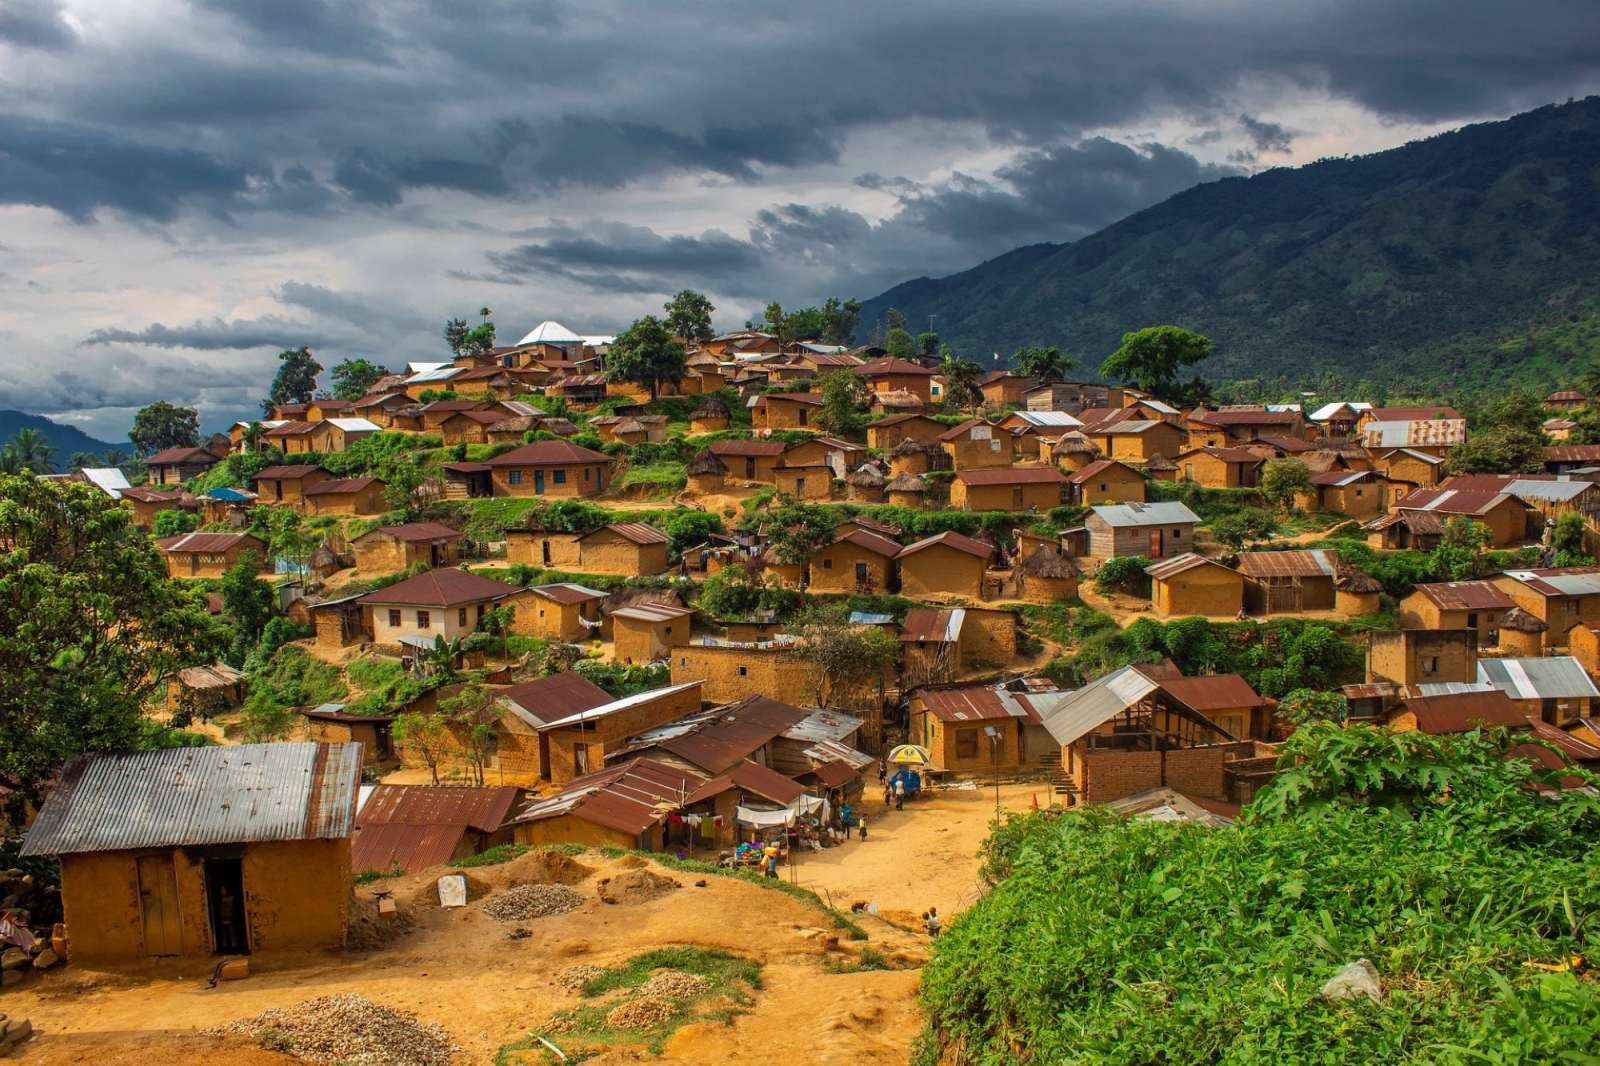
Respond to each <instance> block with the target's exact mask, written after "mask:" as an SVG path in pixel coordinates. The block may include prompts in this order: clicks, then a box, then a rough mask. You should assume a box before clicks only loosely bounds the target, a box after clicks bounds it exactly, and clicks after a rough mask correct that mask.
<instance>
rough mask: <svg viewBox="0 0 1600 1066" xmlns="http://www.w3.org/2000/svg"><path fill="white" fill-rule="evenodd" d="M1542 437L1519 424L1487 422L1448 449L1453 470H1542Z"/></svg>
mask: <svg viewBox="0 0 1600 1066" xmlns="http://www.w3.org/2000/svg"><path fill="white" fill-rule="evenodd" d="M1543 443H1544V442H1543V439H1542V438H1541V437H1540V436H1539V434H1538V433H1537V432H1531V431H1529V430H1526V429H1523V428H1522V427H1521V426H1519V425H1513V424H1505V425H1498V426H1491V427H1490V428H1488V429H1484V430H1480V431H1479V432H1476V433H1473V434H1472V435H1471V436H1469V437H1468V438H1467V439H1466V441H1465V442H1464V443H1462V444H1460V445H1459V446H1457V447H1456V448H1455V449H1454V450H1452V451H1451V452H1450V472H1451V473H1453V474H1537V473H1540V472H1541V471H1543V470H1544V452H1543V450H1542V447H1543Z"/></svg>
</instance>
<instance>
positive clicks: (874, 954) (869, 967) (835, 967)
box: [822, 948, 900, 973]
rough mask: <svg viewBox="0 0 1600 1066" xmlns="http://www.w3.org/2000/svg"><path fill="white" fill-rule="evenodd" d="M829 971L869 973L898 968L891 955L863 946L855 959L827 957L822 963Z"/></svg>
mask: <svg viewBox="0 0 1600 1066" xmlns="http://www.w3.org/2000/svg"><path fill="white" fill-rule="evenodd" d="M822 966H823V969H825V970H827V971H828V972H829V973H868V972H871V971H874V970H898V969H900V967H898V966H896V965H895V964H894V963H893V962H891V961H890V960H889V957H888V956H887V955H885V954H884V953H883V952H881V951H879V950H878V949H877V948H862V949H861V954H859V955H857V956H856V957H855V958H854V959H851V960H849V961H844V960H841V959H827V960H826V961H824V962H823V964H822Z"/></svg>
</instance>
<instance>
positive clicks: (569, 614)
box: [527, 582, 606, 644]
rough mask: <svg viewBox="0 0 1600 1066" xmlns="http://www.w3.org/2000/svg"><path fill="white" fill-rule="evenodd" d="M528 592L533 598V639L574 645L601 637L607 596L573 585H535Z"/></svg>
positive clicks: (531, 610) (531, 616) (530, 604)
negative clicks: (601, 625) (602, 611)
mask: <svg viewBox="0 0 1600 1066" xmlns="http://www.w3.org/2000/svg"><path fill="white" fill-rule="evenodd" d="M528 592H529V593H530V595H531V596H532V599H531V601H530V602H529V603H528V606H527V610H528V611H529V612H530V618H529V620H528V621H529V624H530V628H531V630H532V635H533V636H536V637H544V638H546V639H551V640H560V641H565V642H566V643H569V644H574V643H579V642H582V641H586V640H592V639H594V638H595V637H596V636H598V635H599V632H600V624H601V619H600V605H601V604H602V603H603V602H605V598H606V594H605V593H604V592H599V591H597V590H595V589H591V588H585V587H584V586H583V585H575V584H572V583H571V582H564V583H560V584H555V585H534V586H532V587H530V588H529V589H528ZM585 622H588V623H589V625H584V623H585Z"/></svg>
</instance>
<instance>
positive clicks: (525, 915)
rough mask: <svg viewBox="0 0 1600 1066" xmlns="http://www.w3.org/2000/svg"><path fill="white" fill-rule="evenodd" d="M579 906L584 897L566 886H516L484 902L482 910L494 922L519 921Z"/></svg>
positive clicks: (563, 912)
mask: <svg viewBox="0 0 1600 1066" xmlns="http://www.w3.org/2000/svg"><path fill="white" fill-rule="evenodd" d="M581 906H583V897H582V896H581V895H579V894H578V893H576V892H574V891H573V890H572V889H570V888H568V887H567V886H566V885H518V886H517V887H516V888H512V889H508V890H507V891H505V892H502V893H500V894H499V895H498V896H495V897H494V898H493V899H491V900H490V901H489V902H488V903H485V904H484V905H483V913H485V914H487V915H488V916H489V917H491V918H493V919H494V920H495V921H497V922H522V921H526V920H528V919H529V918H543V917H546V916H548V915H551V914H565V913H566V912H567V911H572V910H577V909H578V908H579V907H581Z"/></svg>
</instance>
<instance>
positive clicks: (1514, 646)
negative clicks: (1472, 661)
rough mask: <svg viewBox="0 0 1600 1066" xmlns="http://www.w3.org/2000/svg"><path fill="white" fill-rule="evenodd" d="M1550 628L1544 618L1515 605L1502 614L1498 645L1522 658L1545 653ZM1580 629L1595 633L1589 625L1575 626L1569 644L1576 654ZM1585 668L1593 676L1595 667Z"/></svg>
mask: <svg viewBox="0 0 1600 1066" xmlns="http://www.w3.org/2000/svg"><path fill="white" fill-rule="evenodd" d="M1549 628H1550V627H1549V626H1548V625H1546V624H1545V622H1544V619H1542V618H1540V617H1538V616H1537V615H1534V614H1530V613H1529V612H1527V611H1524V610H1523V609H1522V608H1521V607H1513V608H1511V610H1509V611H1507V612H1506V613H1505V614H1503V615H1501V616H1500V633H1499V641H1498V646H1499V648H1500V650H1501V651H1503V652H1507V653H1509V654H1511V655H1515V656H1518V657H1522V658H1529V657H1533V656H1537V655H1541V654H1543V653H1544V635H1545V632H1546V631H1547V630H1549ZM1580 630H1581V631H1582V632H1583V633H1584V634H1586V635H1589V636H1591V637H1592V635H1593V631H1592V630H1590V629H1589V628H1588V627H1587V626H1576V627H1574V628H1573V630H1572V636H1571V638H1570V639H1569V641H1568V644H1569V646H1570V647H1571V648H1572V651H1573V653H1574V654H1575V655H1576V654H1577V652H1578V645H1579V644H1580V643H1581V642H1580V640H1579V639H1578V638H1579V631H1580ZM1585 669H1588V670H1589V672H1590V674H1591V676H1592V675H1593V673H1594V670H1593V668H1591V667H1587V666H1586V667H1585Z"/></svg>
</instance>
